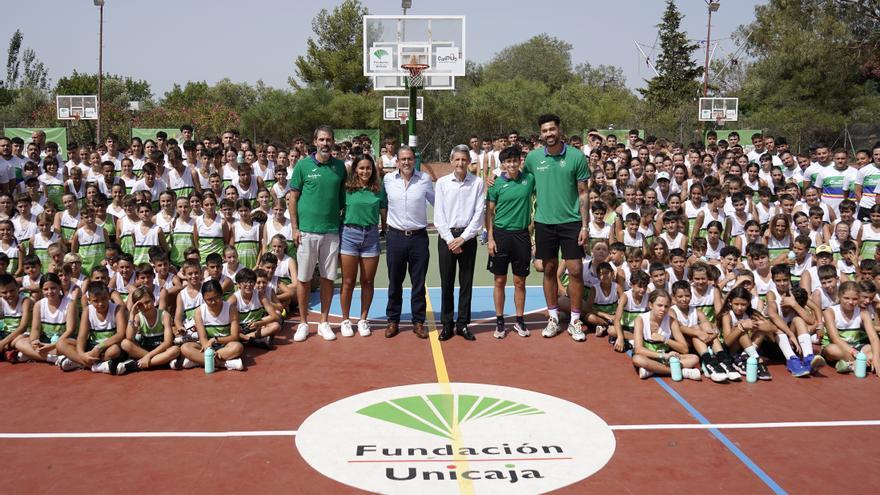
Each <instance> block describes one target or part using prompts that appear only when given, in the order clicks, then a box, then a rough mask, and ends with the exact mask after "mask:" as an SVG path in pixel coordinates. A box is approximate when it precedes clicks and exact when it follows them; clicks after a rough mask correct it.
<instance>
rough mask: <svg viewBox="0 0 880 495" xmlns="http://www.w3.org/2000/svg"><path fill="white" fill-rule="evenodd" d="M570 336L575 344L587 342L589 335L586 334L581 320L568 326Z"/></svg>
mask: <svg viewBox="0 0 880 495" xmlns="http://www.w3.org/2000/svg"><path fill="white" fill-rule="evenodd" d="M568 334H569V335H571V338H572V339H573V340H574V341H575V342H583V341H585V340H587V334H585V333H584V329H583V328H582V323H581V321H580V320H575V321H573V322H571V323H569V324H568Z"/></svg>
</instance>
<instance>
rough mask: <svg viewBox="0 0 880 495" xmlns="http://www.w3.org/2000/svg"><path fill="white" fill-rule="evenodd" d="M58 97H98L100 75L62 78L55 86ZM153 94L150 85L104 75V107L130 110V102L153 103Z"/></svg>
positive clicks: (76, 73) (144, 82) (75, 75)
mask: <svg viewBox="0 0 880 495" xmlns="http://www.w3.org/2000/svg"><path fill="white" fill-rule="evenodd" d="M55 94H56V95H96V94H98V75H97V74H86V73H80V72H77V71H75V70H74V71H73V74H71V75H69V76H66V77H62V78H61V79H59V80H58V84H56V85H55ZM152 98H153V93H152V92H151V91H150V83H148V82H147V81H144V80H135V79H132V78H131V77H130V76H119V75H115V74H104V87H103V97H102V106H103V104H106V103H107V102H112V103H114V104H116V105H118V106H120V107H122V108H128V102H130V101H140V102H148V103H151V102H152Z"/></svg>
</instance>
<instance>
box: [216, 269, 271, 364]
mask: <svg viewBox="0 0 880 495" xmlns="http://www.w3.org/2000/svg"><path fill="white" fill-rule="evenodd" d="M256 283H257V274H256V273H255V272H254V270H251V269H250V268H242V269H241V270H239V272H238V273H237V274H236V275H235V284H236V286H237V287H238V290H237V291H235V294H233V295H232V297H230V298H229V303H230V304H232V305H234V306H235V307H236V308H237V309H238V321H239V327H240V329H241V341H242V342H244V343H245V344H252V345H256V346H259V347H264V348H267V349H268V348H269V346H270V345H271V341H272V339H273V335H274V334H275V333H277V332H278V331H279V330H281V325H280V324H279V323H278V321H279V320H278V314H277V313H276V312H275V306H274V305H273V304H272V301H271V300H269V298H268V297H266V294H265V293H260V292H257V291H256V290H254V288H255V286H256Z"/></svg>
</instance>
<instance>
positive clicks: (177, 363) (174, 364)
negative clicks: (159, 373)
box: [168, 356, 184, 370]
mask: <svg viewBox="0 0 880 495" xmlns="http://www.w3.org/2000/svg"><path fill="white" fill-rule="evenodd" d="M183 359H184V358H183V357H182V356H177V358H175V359H174V360H173V361H171V362H170V363H168V367H169V368H171V369H173V370H181V369H183Z"/></svg>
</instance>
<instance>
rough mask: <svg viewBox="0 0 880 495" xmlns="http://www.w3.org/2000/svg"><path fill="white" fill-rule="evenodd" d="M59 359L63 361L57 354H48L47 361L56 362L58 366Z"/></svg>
mask: <svg viewBox="0 0 880 495" xmlns="http://www.w3.org/2000/svg"><path fill="white" fill-rule="evenodd" d="M58 361H61V357H60V356H58V355H57V354H46V362H47V363H49V364H54V365H56V366H58V365H59V363H58Z"/></svg>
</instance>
